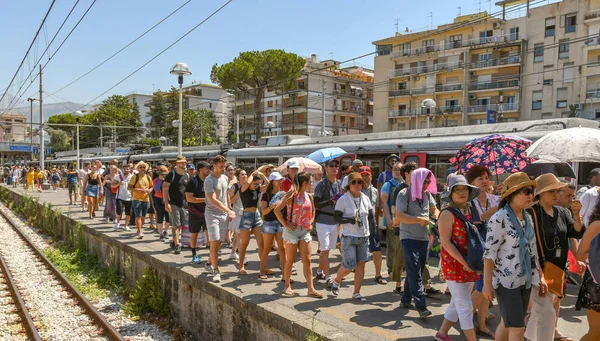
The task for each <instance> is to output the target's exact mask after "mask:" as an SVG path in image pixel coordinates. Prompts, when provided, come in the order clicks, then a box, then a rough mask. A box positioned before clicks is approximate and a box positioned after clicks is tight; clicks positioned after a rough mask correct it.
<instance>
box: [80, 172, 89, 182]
mask: <svg viewBox="0 0 600 341" xmlns="http://www.w3.org/2000/svg"><path fill="white" fill-rule="evenodd" d="M88 174H90V170H89V169H85V168H82V169H80V170H79V181H81V183H83V182H84V181H85V177H86V176H87V175H88Z"/></svg>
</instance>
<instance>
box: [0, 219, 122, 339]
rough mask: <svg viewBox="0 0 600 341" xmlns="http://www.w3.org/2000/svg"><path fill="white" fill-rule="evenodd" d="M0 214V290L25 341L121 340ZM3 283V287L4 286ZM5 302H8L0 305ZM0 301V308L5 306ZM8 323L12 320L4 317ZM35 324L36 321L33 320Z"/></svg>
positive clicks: (77, 291)
mask: <svg viewBox="0 0 600 341" xmlns="http://www.w3.org/2000/svg"><path fill="white" fill-rule="evenodd" d="M17 226H18V225H17V224H16V222H15V221H13V219H12V218H11V217H9V216H7V215H6V214H5V213H4V212H3V211H2V210H0V234H2V236H3V237H2V238H3V240H2V241H0V271H1V275H0V277H1V278H3V280H0V292H2V290H1V289H3V287H2V286H3V285H4V286H6V288H4V289H5V290H8V291H9V292H10V296H11V297H12V303H14V305H15V307H14V309H10V308H8V309H3V310H4V311H5V315H10V314H11V313H12V314H14V313H17V314H18V315H19V318H13V319H14V320H15V321H16V323H17V322H18V321H19V320H20V322H21V323H22V326H23V327H22V329H23V330H20V331H18V332H17V334H19V333H20V334H23V332H24V333H25V334H26V335H27V338H24V340H26V339H28V340H45V339H48V340H51V339H52V340H75V339H78V340H110V341H117V340H118V341H124V340H125V339H124V338H123V337H122V336H121V335H120V334H119V332H118V331H117V330H116V329H115V328H114V327H113V326H112V325H111V324H110V323H109V322H108V321H107V320H106V319H105V318H104V315H103V314H102V313H100V312H99V311H98V310H97V309H96V308H95V307H94V306H93V305H92V303H91V302H89V301H88V300H87V298H85V296H84V295H83V294H82V293H81V292H80V291H79V290H77V288H75V287H74V285H73V284H72V283H71V282H70V281H69V280H68V279H67V278H66V277H65V276H64V274H63V273H62V272H61V271H60V270H58V269H57V268H56V267H55V266H54V265H53V264H52V263H51V262H50V260H49V259H48V258H47V257H46V256H45V255H44V254H43V253H42V251H41V250H40V249H39V248H38V247H36V245H35V244H34V243H33V242H32V241H31V240H30V239H29V238H28V237H27V236H26V235H25V234H24V233H23V232H22V231H21V230H20V229H19V228H18V227H17ZM2 282H4V283H2ZM1 303H8V302H1ZM1 303H0V307H2V306H3V305H2V304H1ZM7 319H11V318H10V317H9V316H7ZM34 321H35V322H34Z"/></svg>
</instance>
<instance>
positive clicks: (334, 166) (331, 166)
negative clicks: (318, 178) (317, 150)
mask: <svg viewBox="0 0 600 341" xmlns="http://www.w3.org/2000/svg"><path fill="white" fill-rule="evenodd" d="M337 166H338V165H327V167H330V168H337Z"/></svg>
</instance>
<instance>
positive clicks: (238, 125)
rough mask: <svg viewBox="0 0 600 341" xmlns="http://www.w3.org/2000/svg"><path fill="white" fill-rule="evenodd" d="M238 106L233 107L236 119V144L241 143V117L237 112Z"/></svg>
mask: <svg viewBox="0 0 600 341" xmlns="http://www.w3.org/2000/svg"><path fill="white" fill-rule="evenodd" d="M236 107H237V105H235V103H234V105H233V117H235V143H240V116H239V115H238V113H237V112H236V111H237V110H236Z"/></svg>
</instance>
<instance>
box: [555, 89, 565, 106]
mask: <svg viewBox="0 0 600 341" xmlns="http://www.w3.org/2000/svg"><path fill="white" fill-rule="evenodd" d="M567 95H568V89H567V88H559V89H556V107H557V108H566V107H567Z"/></svg>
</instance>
